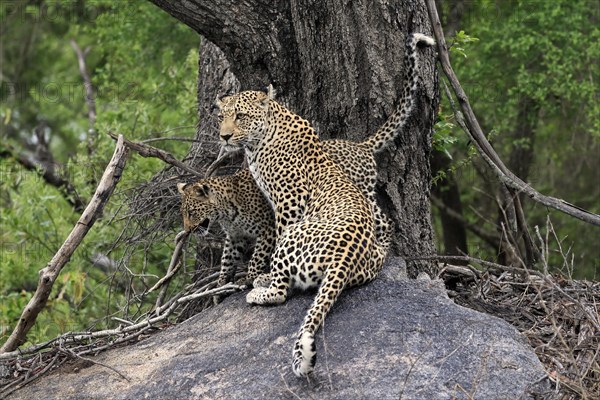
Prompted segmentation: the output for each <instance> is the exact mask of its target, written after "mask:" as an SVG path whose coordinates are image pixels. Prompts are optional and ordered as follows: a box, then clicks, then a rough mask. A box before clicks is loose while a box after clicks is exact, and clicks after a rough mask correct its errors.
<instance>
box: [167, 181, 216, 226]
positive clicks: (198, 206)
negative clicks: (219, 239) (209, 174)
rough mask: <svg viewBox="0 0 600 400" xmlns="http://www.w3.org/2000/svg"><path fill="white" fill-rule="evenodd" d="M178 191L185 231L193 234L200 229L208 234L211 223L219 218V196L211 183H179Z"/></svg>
mask: <svg viewBox="0 0 600 400" xmlns="http://www.w3.org/2000/svg"><path fill="white" fill-rule="evenodd" d="M177 190H178V191H179V193H181V215H182V216H183V229H184V230H185V231H186V232H192V231H194V230H196V229H198V228H200V229H201V232H202V233H206V231H207V229H208V225H209V223H210V221H211V220H216V219H218V218H219V205H218V196H216V195H215V191H214V188H213V187H211V184H210V182H209V181H207V180H201V181H198V182H195V183H187V184H185V183H178V184H177Z"/></svg>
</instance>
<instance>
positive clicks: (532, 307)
mask: <svg viewBox="0 0 600 400" xmlns="http://www.w3.org/2000/svg"><path fill="white" fill-rule="evenodd" d="M473 264H475V263H473ZM442 278H443V279H444V280H445V281H446V283H447V285H448V286H449V287H450V288H451V290H450V295H451V296H452V297H453V298H454V300H455V302H456V303H458V304H461V305H463V306H465V307H469V308H472V309H475V310H478V311H481V312H485V313H487V314H491V315H495V316H497V317H499V318H502V319H504V320H505V321H507V322H509V323H510V324H511V325H513V326H515V327H516V328H517V329H518V330H519V331H520V332H521V333H522V334H523V335H524V336H525V337H526V338H527V339H528V340H529V343H530V344H531V346H532V347H533V348H534V350H535V352H536V354H537V356H538V357H539V359H540V361H541V362H542V363H543V364H544V366H545V367H546V370H547V371H548V376H549V377H550V379H551V380H552V381H553V382H554V383H555V390H556V393H557V394H558V396H559V398H560V399H581V398H583V399H598V398H599V393H600V318H599V317H598V316H599V315H600V282H590V281H585V280H572V279H567V278H565V277H563V276H562V275H549V274H547V275H546V274H538V273H531V274H527V273H522V272H520V273H515V272H510V271H507V270H506V269H499V268H498V269H495V268H489V267H488V269H487V270H486V271H484V272H482V271H479V270H477V269H475V268H465V267H453V268H450V269H446V271H445V272H444V273H443V274H442Z"/></svg>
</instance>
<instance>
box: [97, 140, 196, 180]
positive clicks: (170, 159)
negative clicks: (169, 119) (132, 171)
mask: <svg viewBox="0 0 600 400" xmlns="http://www.w3.org/2000/svg"><path fill="white" fill-rule="evenodd" d="M108 135H109V136H110V137H111V138H113V139H114V140H117V136H116V135H115V134H114V133H112V132H108ZM119 136H121V135H119ZM123 143H124V144H125V146H127V147H129V148H130V149H131V150H134V151H135V152H137V153H138V154H139V155H140V156H142V157H155V158H159V159H161V160H163V161H164V162H166V163H167V164H171V165H173V166H175V167H177V168H179V169H182V170H184V171H186V172H189V173H190V174H192V175H195V176H198V177H200V178H202V177H203V176H202V174H201V173H199V172H198V171H196V170H195V169H193V168H192V167H190V166H188V165H186V164H184V163H183V162H181V161H179V160H178V159H176V158H175V157H174V156H173V155H172V154H171V153H168V152H166V151H164V150H161V149H157V148H156V147H152V146H150V145H147V144H144V143H140V142H132V141H130V140H127V139H123Z"/></svg>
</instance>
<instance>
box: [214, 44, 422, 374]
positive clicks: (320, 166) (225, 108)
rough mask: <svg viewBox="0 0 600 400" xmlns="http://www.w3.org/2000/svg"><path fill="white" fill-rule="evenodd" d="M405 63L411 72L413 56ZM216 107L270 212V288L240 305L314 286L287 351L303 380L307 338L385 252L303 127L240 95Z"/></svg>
mask: <svg viewBox="0 0 600 400" xmlns="http://www.w3.org/2000/svg"><path fill="white" fill-rule="evenodd" d="M421 42H423V43H425V44H432V40H431V39H430V38H428V37H427V36H424V35H421V34H413V35H412V36H410V37H409V39H408V41H407V48H408V49H411V48H415V47H416V45H417V44H418V43H421ZM409 51H410V50H409ZM409 58H410V60H409V62H412V63H415V64H416V57H414V55H413V57H409ZM405 97H411V96H405ZM411 103H412V100H411ZM217 105H218V106H219V109H220V118H221V128H220V136H221V140H222V142H223V144H224V146H225V147H227V146H232V147H240V146H243V147H244V149H245V152H246V157H247V160H248V165H249V169H250V172H251V174H252V177H253V178H254V180H255V181H256V183H257V185H258V187H259V188H260V190H261V191H262V192H263V193H264V194H265V197H266V198H267V200H268V201H269V202H270V204H271V206H272V207H273V210H274V211H275V228H276V232H277V244H276V247H275V251H274V253H273V255H272V262H271V274H270V279H271V281H270V284H269V286H268V287H267V288H265V287H255V288H254V289H253V290H252V291H251V292H250V293H248V295H247V297H246V300H247V302H249V303H254V304H279V303H283V302H284V301H285V299H286V297H287V295H288V291H289V289H290V286H291V285H295V286H299V287H300V288H303V289H305V288H308V287H313V286H319V285H320V286H319V290H318V294H317V296H316V297H315V300H314V302H313V304H312V306H311V307H310V309H309V310H308V313H307V315H306V317H305V318H304V322H303V324H302V326H301V328H300V331H299V334H298V339H297V340H296V343H295V345H294V350H293V362H292V368H293V371H294V373H295V374H296V375H297V376H307V375H308V374H310V373H311V372H312V371H313V369H314V364H315V362H316V347H315V343H314V335H315V332H316V331H317V330H318V328H319V327H320V326H321V324H322V323H323V320H324V318H325V316H326V315H327V313H328V312H329V310H330V309H331V307H332V305H333V304H334V303H335V301H336V299H337V298H338V296H339V295H340V293H341V292H342V290H343V289H344V288H346V287H349V286H354V285H360V284H363V283H366V282H369V281H370V280H372V279H373V278H375V276H376V275H377V274H378V273H379V271H380V270H381V266H382V264H383V260H384V258H385V249H384V248H383V247H382V246H381V244H379V243H378V241H377V240H376V233H375V229H376V227H375V220H374V213H373V207H372V205H371V204H370V203H369V201H368V200H367V198H366V197H365V196H364V195H363V193H362V192H361V191H360V189H358V188H357V187H356V185H355V184H354V183H353V182H352V181H351V180H350V178H349V177H348V176H347V175H346V174H345V173H344V172H343V171H342V169H341V168H340V167H339V166H338V165H336V164H335V162H334V161H333V159H332V157H331V156H330V155H329V154H328V153H327V152H326V151H324V150H323V147H322V143H321V142H320V141H319V139H318V137H317V135H316V133H315V131H314V129H313V128H312V127H311V125H310V123H309V122H308V121H306V120H304V119H303V118H301V117H300V116H298V115H297V114H294V113H293V112H291V111H289V110H288V109H286V108H285V107H284V106H282V105H281V104H279V103H277V102H276V101H275V100H274V99H272V96H270V95H268V94H265V93H263V92H258V91H245V92H241V93H237V94H235V95H232V96H228V97H225V98H223V99H222V100H220V101H218V102H217ZM404 117H406V116H404ZM399 120H400V119H399ZM396 131H397V127H396V126H395V124H394V123H392V124H391V125H390V126H389V127H386V129H384V130H383V135H382V136H381V137H379V138H374V139H371V138H370V139H371V140H369V139H368V140H367V141H366V142H368V143H370V144H371V145H372V146H373V147H378V148H381V147H383V146H384V145H385V144H386V143H387V142H388V141H389V140H390V138H392V137H394V136H395V134H396Z"/></svg>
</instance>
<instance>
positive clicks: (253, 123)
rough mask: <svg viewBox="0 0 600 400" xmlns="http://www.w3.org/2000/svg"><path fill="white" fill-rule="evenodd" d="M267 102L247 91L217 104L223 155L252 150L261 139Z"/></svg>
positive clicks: (263, 96) (263, 95)
mask: <svg viewBox="0 0 600 400" xmlns="http://www.w3.org/2000/svg"><path fill="white" fill-rule="evenodd" d="M270 99H271V97H270V96H269V94H267V93H264V92H259V91H246V92H240V93H236V94H234V95H231V96H226V97H223V98H222V99H220V100H217V102H216V105H217V107H218V108H219V116H218V118H219V124H220V141H221V146H222V147H223V149H224V150H225V151H233V150H237V149H240V148H242V147H244V146H252V144H253V143H255V142H257V141H260V140H261V139H262V137H263V135H264V132H265V128H266V121H267V117H268V111H269V101H270Z"/></svg>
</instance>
